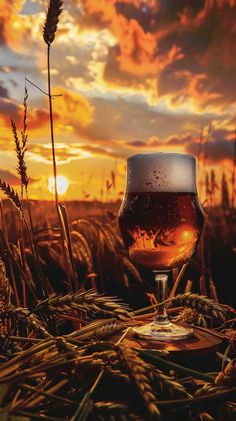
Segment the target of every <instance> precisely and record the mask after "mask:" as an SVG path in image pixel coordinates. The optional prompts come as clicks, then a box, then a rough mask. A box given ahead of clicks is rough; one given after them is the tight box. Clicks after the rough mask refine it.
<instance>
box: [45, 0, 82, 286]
mask: <svg viewBox="0 0 236 421" xmlns="http://www.w3.org/2000/svg"><path fill="white" fill-rule="evenodd" d="M61 6H62V2H60V1H54V2H53V1H51V2H50V3H49V9H48V13H47V17H46V22H45V25H44V40H45V42H46V44H47V79H48V102H49V119H50V130H51V145H52V161H53V176H54V190H55V191H54V194H55V205H56V212H57V216H58V221H59V225H60V234H61V235H60V238H61V248H62V254H63V260H64V265H65V272H66V277H67V282H68V284H69V285H70V289H71V291H75V285H76V275H75V272H74V270H73V267H74V266H73V261H72V256H71V255H69V259H70V267H69V265H68V262H67V249H66V247H65V240H66V233H65V231H64V226H63V223H62V220H61V215H60V210H59V200H58V190H57V165H56V153H55V141H54V126H53V106H52V93H51V65H50V51H51V43H52V42H53V40H54V38H55V34H56V30H57V23H58V19H59V15H60V14H61V11H62V10H61ZM68 246H69V245H68ZM72 278H73V284H72Z"/></svg>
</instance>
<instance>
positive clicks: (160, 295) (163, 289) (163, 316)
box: [153, 271, 169, 324]
mask: <svg viewBox="0 0 236 421" xmlns="http://www.w3.org/2000/svg"><path fill="white" fill-rule="evenodd" d="M153 272H154V274H155V281H156V284H157V294H156V297H157V302H158V303H161V302H162V301H165V300H166V298H167V281H168V272H156V271H153ZM155 323H158V324H160V323H161V324H166V323H169V318H168V315H167V311H166V306H165V304H162V305H160V306H158V307H157V313H156V319H155Z"/></svg>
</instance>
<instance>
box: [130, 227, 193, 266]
mask: <svg viewBox="0 0 236 421" xmlns="http://www.w3.org/2000/svg"><path fill="white" fill-rule="evenodd" d="M129 234H130V235H131V237H132V238H133V240H134V242H133V244H132V246H131V247H130V248H129V255H130V257H131V259H132V260H133V261H134V262H136V263H139V264H140V265H144V266H146V267H150V268H151V269H153V268H155V269H158V268H161V269H166V268H170V267H174V266H177V265H180V264H182V263H184V262H185V261H187V260H188V259H190V257H191V256H192V254H193V252H194V249H195V244H196V240H197V238H198V232H197V231H195V230H193V229H192V227H191V226H186V227H182V229H176V230H172V231H170V230H166V231H165V232H164V233H161V234H160V230H158V231H157V232H155V233H152V232H150V233H149V234H148V233H147V232H146V231H144V230H142V229H140V228H139V227H137V229H136V230H134V231H129Z"/></svg>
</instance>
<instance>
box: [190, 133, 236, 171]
mask: <svg viewBox="0 0 236 421" xmlns="http://www.w3.org/2000/svg"><path fill="white" fill-rule="evenodd" d="M185 150H186V152H187V153H190V154H192V155H195V156H196V157H197V156H198V154H199V144H198V142H192V143H189V144H188V145H186V147H185ZM233 156H234V140H225V139H222V140H217V141H215V142H214V141H212V142H210V143H209V144H208V145H207V163H208V164H210V165H216V164H220V163H221V162H223V161H224V160H230V161H233Z"/></svg>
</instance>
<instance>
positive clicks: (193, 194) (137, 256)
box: [119, 153, 204, 341]
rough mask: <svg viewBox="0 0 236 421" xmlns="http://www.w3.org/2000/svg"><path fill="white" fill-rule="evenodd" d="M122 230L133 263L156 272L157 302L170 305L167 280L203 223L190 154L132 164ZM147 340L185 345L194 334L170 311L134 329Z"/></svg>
mask: <svg viewBox="0 0 236 421" xmlns="http://www.w3.org/2000/svg"><path fill="white" fill-rule="evenodd" d="M127 164H128V165H127V182H126V192H125V196H124V199H123V202H122V205H121V208H120V211H119V226H120V231H121V235H122V238H123V240H124V243H125V246H126V248H127V249H128V252H129V256H130V258H131V260H132V261H133V262H134V263H138V264H140V265H143V266H145V267H146V268H150V269H152V271H153V272H154V277H155V281H156V285H157V300H158V302H162V301H164V300H165V299H166V290H167V281H168V274H169V273H170V271H171V269H172V268H175V267H177V266H179V265H183V264H184V263H186V262H187V261H188V260H189V259H190V258H191V256H192V254H193V252H194V250H195V249H196V246H197V243H198V240H199V238H200V235H201V232H202V228H203V224H204V217H203V211H202V208H201V205H200V203H199V200H198V196H197V189H196V160H195V158H194V157H193V156H191V155H187V154H175V153H151V154H137V155H133V156H131V157H130V158H128V162H127ZM134 330H135V332H136V334H137V335H138V336H139V337H142V338H146V339H148V338H150V339H152V340H153V339H154V340H158V341H160V340H161V341H175V340H183V339H186V338H188V337H190V336H191V335H192V333H193V330H192V328H187V327H183V326H180V325H178V324H175V323H171V322H170V320H169V318H168V316H167V312H166V308H165V305H161V306H159V307H157V316H156V319H155V320H154V321H153V322H152V323H148V324H146V325H144V326H139V327H136V328H134Z"/></svg>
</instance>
